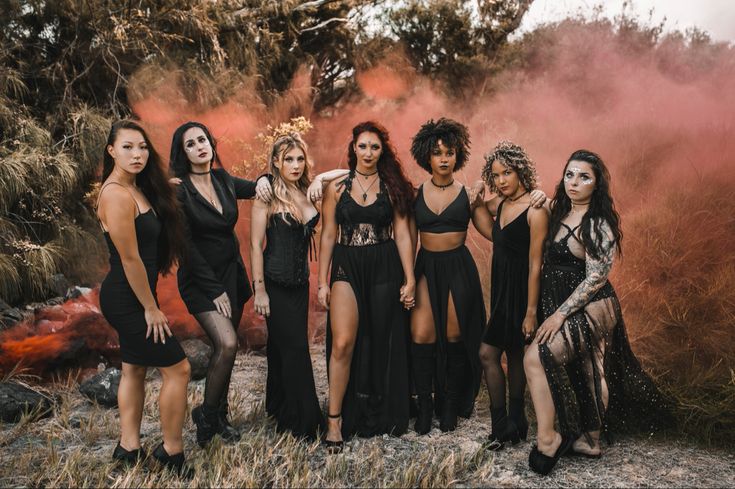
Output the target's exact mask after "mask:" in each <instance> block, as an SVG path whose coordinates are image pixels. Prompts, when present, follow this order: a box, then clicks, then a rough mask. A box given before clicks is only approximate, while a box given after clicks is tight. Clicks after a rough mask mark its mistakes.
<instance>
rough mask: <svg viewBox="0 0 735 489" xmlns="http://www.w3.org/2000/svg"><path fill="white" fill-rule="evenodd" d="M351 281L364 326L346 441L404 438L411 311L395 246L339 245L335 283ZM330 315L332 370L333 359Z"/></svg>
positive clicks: (355, 356) (346, 415)
mask: <svg viewBox="0 0 735 489" xmlns="http://www.w3.org/2000/svg"><path fill="white" fill-rule="evenodd" d="M336 281H346V282H348V283H349V284H350V286H351V287H352V290H353V292H354V294H355V299H356V300H357V309H358V314H359V322H358V326H357V338H356V341H355V347H354V349H353V353H352V363H351V365H350V378H349V381H348V384H347V390H346V392H345V396H344V400H343V402H342V436H343V437H344V438H345V439H348V438H350V437H351V436H353V435H358V436H363V437H369V436H375V435H380V434H384V433H387V434H391V435H395V436H398V435H402V434H403V433H405V432H406V430H407V429H408V418H409V403H410V392H409V375H408V341H409V338H410V331H409V325H408V317H409V316H408V312H407V311H406V310H405V309H404V308H403V304H401V302H400V288H401V285H402V283H403V266H402V265H401V260H400V258H399V256H398V248H397V247H396V244H395V241H393V240H392V239H391V240H388V241H384V242H382V243H378V244H373V245H366V246H345V245H340V244H337V245H336V246H335V248H334V255H333V258H332V272H331V283H332V284H333V283H334V282H336ZM331 344H332V333H331V314H328V315H327V368H329V359H330V356H331V350H332V348H331Z"/></svg>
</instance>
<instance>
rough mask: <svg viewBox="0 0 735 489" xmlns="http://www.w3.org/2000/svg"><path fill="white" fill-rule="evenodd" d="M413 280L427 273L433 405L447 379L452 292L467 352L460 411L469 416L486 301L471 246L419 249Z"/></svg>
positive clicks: (477, 376)
mask: <svg viewBox="0 0 735 489" xmlns="http://www.w3.org/2000/svg"><path fill="white" fill-rule="evenodd" d="M415 273H416V283H417V284H418V282H419V280H420V279H421V277H426V285H427V287H428V289H429V300H430V301H431V312H432V315H433V316H434V328H435V329H436V352H437V354H436V374H435V377H434V382H435V389H434V391H435V397H436V399H437V401H438V402H437V403H436V406H437V407H439V406H441V405H442V402H441V399H442V398H443V394H444V392H445V391H446V383H447V315H448V310H449V307H448V304H449V294H450V293H451V295H452V301H453V302H454V310H455V312H456V314H457V320H458V322H459V330H460V334H461V337H462V342H463V343H464V347H465V351H466V354H467V366H468V367H467V372H466V375H464V376H463V378H464V379H465V382H464V385H462V386H461V396H460V404H459V415H460V416H462V417H465V418H469V417H470V415H471V414H472V410H473V408H474V405H475V398H476V397H477V393H478V392H479V389H480V379H481V377H482V370H481V368H480V357H479V350H480V341H481V339H482V331H483V329H484V327H485V303H484V299H483V296H482V285H481V284H480V275H479V273H478V272H477V266H476V265H475V260H474V259H473V258H472V255H471V254H470V250H468V249H467V247H466V246H464V245H462V246H460V247H458V248H455V249H453V250H448V251H428V250H425V249H424V248H421V249H420V250H419V253H418V256H417V257H416V267H415Z"/></svg>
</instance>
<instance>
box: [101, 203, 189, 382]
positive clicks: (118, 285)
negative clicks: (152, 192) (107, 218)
mask: <svg viewBox="0 0 735 489" xmlns="http://www.w3.org/2000/svg"><path fill="white" fill-rule="evenodd" d="M135 207H136V208H137V207H138V204H137V203H136V204H135ZM135 233H136V237H137V241H138V253H139V254H140V258H141V260H142V261H143V265H145V270H146V273H147V275H148V283H149V284H150V287H151V291H153V296H154V297H155V296H156V284H157V282H158V236H159V234H160V233H161V222H160V221H159V219H158V216H156V214H155V213H154V212H153V208H151V209H149V210H148V212H144V213H142V214H141V213H140V210H138V216H137V217H136V218H135ZM104 236H105V241H106V242H107V247H108V249H109V250H110V271H109V272H108V274H107V276H106V277H105V279H104V280H103V281H102V285H101V287H100V309H101V311H102V315H103V316H104V317H105V319H106V320H107V322H108V323H110V325H111V326H112V327H113V328H115V330H116V331H117V333H118V335H119V337H120V354H121V357H122V361H123V362H125V363H129V364H132V365H141V366H145V367H170V366H171V365H175V364H177V363H179V362H180V361H181V360H183V359H185V358H186V354H185V353H184V350H183V349H182V348H181V345H179V342H178V341H176V338H175V337H167V338H166V343H165V344H164V343H161V341H160V340H159V341H158V343H154V342H153V335H151V336H150V337H149V338H146V337H145V334H146V331H147V329H148V325H147V324H146V322H145V313H144V308H143V306H142V305H141V303H140V301H138V298H137V297H136V296H135V293H134V292H133V289H132V288H130V284H129V283H128V279H127V278H126V277H125V271H124V270H123V266H122V261H121V260H120V254H119V253H118V251H117V248H115V245H114V244H113V242H112V239H110V235H109V234H108V233H107V232H105V233H104Z"/></svg>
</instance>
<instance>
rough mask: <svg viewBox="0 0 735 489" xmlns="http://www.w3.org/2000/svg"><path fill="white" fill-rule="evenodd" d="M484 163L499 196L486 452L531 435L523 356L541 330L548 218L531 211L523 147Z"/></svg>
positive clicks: (529, 167)
mask: <svg viewBox="0 0 735 489" xmlns="http://www.w3.org/2000/svg"><path fill="white" fill-rule="evenodd" d="M485 161H486V163H485V167H484V168H483V171H482V177H483V179H484V180H485V182H486V183H487V184H488V186H489V187H490V189H491V190H492V191H493V192H494V193H495V194H496V197H495V198H494V199H492V200H489V201H488V202H486V207H487V208H488V210H489V211H490V213H491V214H493V215H494V216H495V223H494V225H493V230H492V236H493V258H492V269H491V277H490V321H489V322H488V326H487V330H486V332H485V336H484V337H483V342H482V346H481V347H480V361H481V362H482V366H483V369H484V371H485V382H486V383H487V390H488V396H489V398H490V416H491V422H492V431H491V433H490V435H489V437H488V440H487V442H486V444H485V448H487V449H489V450H499V449H501V448H503V446H504V444H505V443H506V442H511V443H514V444H515V443H518V442H519V441H520V440H522V439H523V440H525V439H526V435H527V433H528V421H527V420H526V416H525V407H524V396H525V390H526V377H525V375H524V371H523V354H524V348H525V345H526V344H527V343H529V342H530V340H531V338H532V337H533V334H534V331H535V330H536V328H537V327H538V319H537V317H536V309H537V306H538V301H539V287H540V285H539V284H540V280H541V263H542V260H543V257H542V255H543V243H544V238H545V237H546V230H547V228H548V214H547V211H546V209H543V208H535V207H533V206H532V198H531V195H530V192H532V191H533V190H534V189H535V188H536V169H535V166H534V163H533V161H532V160H531V158H529V156H528V154H526V152H525V151H524V150H523V148H521V147H520V146H518V145H517V144H514V143H511V142H508V141H503V142H501V143H499V144H498V145H497V146H496V147H495V149H493V151H492V152H491V153H490V154H489V155H487V156H486V157H485ZM544 200H545V199H544ZM542 202H543V201H542ZM503 352H505V356H506V359H507V365H508V384H509V388H508V392H509V408H510V409H509V411H506V402H505V396H506V377H505V373H504V372H503V367H502V366H501V364H500V360H501V356H502V355H503Z"/></svg>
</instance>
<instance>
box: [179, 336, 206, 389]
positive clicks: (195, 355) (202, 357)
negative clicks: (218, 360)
mask: <svg viewBox="0 0 735 489" xmlns="http://www.w3.org/2000/svg"><path fill="white" fill-rule="evenodd" d="M181 347H182V348H183V349H184V353H186V357H187V358H188V359H189V363H190V364H191V380H200V379H203V378H205V377H206V376H207V368H208V367H209V357H210V356H211V355H212V347H210V346H209V345H208V344H206V343H205V342H203V341H202V340H198V339H196V338H194V339H190V340H184V341H182V342H181Z"/></svg>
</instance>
